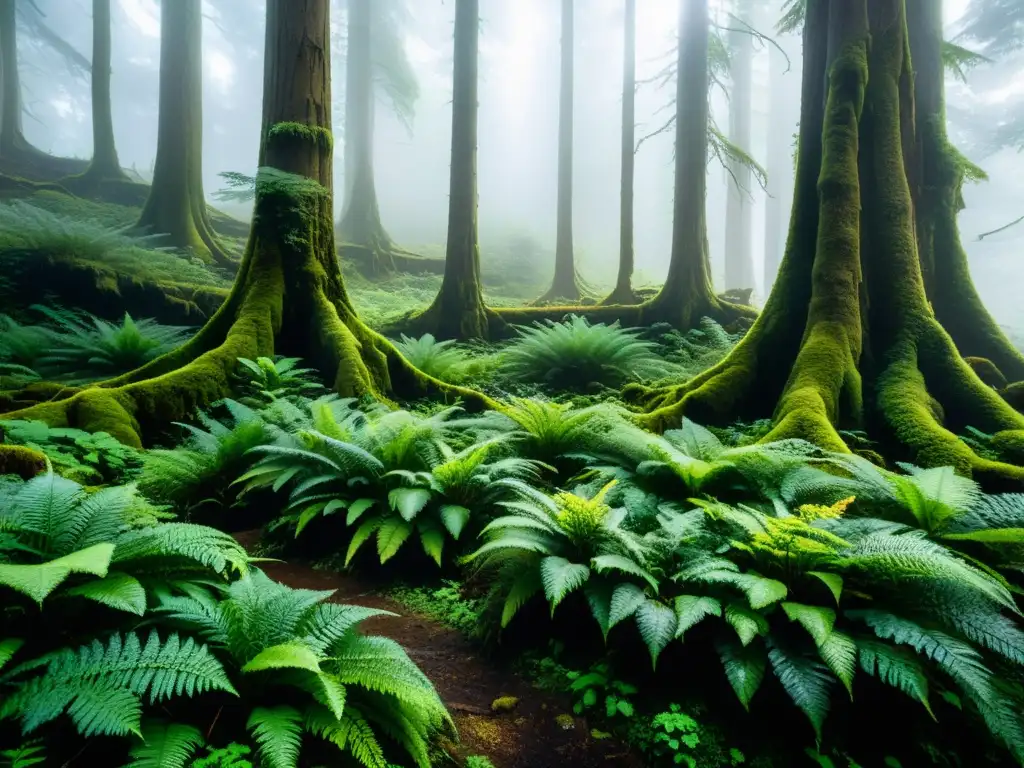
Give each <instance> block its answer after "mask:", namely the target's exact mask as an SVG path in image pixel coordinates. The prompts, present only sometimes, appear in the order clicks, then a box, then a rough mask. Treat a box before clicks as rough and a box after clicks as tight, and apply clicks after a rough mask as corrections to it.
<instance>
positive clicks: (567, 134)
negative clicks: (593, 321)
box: [538, 0, 581, 302]
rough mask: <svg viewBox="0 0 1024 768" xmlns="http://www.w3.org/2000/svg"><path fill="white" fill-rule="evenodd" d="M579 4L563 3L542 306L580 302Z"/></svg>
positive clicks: (566, 1) (569, 1) (572, 1)
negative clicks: (548, 274) (554, 186)
mask: <svg viewBox="0 0 1024 768" xmlns="http://www.w3.org/2000/svg"><path fill="white" fill-rule="evenodd" d="M574 3H575V0H562V50H561V67H560V71H561V74H560V77H559V82H560V90H559V96H558V221H557V232H556V235H555V277H554V280H552V282H551V287H550V288H549V289H548V292H547V293H546V294H544V295H543V296H542V297H541V298H540V299H538V302H545V301H552V300H554V299H570V300H573V301H575V300H577V299H579V298H580V295H581V294H580V287H579V282H578V281H577V279H576V261H575V257H574V254H573V238H572V159H573V158H572V153H573V148H572V145H573V96H574V88H575V85H574V80H575V66H574V57H573V54H574V52H575V43H574V30H573V26H574V20H573V14H574V7H573V4H574Z"/></svg>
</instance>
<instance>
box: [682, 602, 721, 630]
mask: <svg viewBox="0 0 1024 768" xmlns="http://www.w3.org/2000/svg"><path fill="white" fill-rule="evenodd" d="M675 605H676V622H677V623H676V637H678V638H680V639H682V637H683V635H684V634H686V631H687V630H689V629H691V628H692V627H694V626H696V625H697V624H699V623H700V622H701V621H703V620H704V619H706V618H708V617H709V616H721V615H722V604H721V603H720V602H718V601H717V600H715V599H714V598H713V597H698V596H696V595H680V596H679V597H677V598H676V603H675Z"/></svg>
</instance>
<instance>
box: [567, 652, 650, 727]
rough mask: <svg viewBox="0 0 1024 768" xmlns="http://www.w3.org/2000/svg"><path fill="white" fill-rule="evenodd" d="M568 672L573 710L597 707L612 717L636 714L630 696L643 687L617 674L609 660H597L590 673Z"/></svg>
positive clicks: (607, 716) (606, 715)
mask: <svg viewBox="0 0 1024 768" xmlns="http://www.w3.org/2000/svg"><path fill="white" fill-rule="evenodd" d="M567 676H568V678H569V680H570V681H571V684H570V685H569V690H570V691H571V692H572V694H573V699H574V701H573V707H572V710H573V712H575V713H576V714H577V715H582V714H583V713H585V712H587V711H588V710H591V709H594V708H597V711H598V712H602V713H603V714H604V716H605V717H606V718H608V719H610V720H611V719H614V718H617V717H618V718H623V717H624V718H630V717H633V715H634V714H635V711H634V708H633V702H632V700H631V698H630V697H632V696H635V695H636V694H637V693H639V689H638V688H637V687H636V686H635V685H630V684H629V683H626V682H623V681H622V680H617V679H616V678H615V677H613V676H612V671H611V666H610V665H609V664H607V663H599V664H595V665H593V666H592V667H591V668H590V669H589V670H588V671H587V672H586V673H580V672H576V671H570V672H568V673H567Z"/></svg>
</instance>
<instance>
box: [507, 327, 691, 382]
mask: <svg viewBox="0 0 1024 768" xmlns="http://www.w3.org/2000/svg"><path fill="white" fill-rule="evenodd" d="M516 332H517V333H518V334H519V338H518V339H516V340H515V341H514V342H512V343H511V344H510V345H509V346H508V347H507V348H505V350H504V351H503V352H502V355H501V364H502V370H503V372H505V373H506V374H507V375H508V376H510V377H511V378H513V379H516V380H519V381H530V382H542V383H546V384H549V385H556V384H557V386H558V388H559V389H568V390H576V391H582V390H584V389H586V388H587V387H589V386H591V385H592V384H598V385H601V386H605V387H619V386H621V385H622V384H624V383H625V382H627V381H630V380H635V379H653V378H658V377H661V376H665V375H667V373H668V372H669V371H670V369H671V365H669V364H667V363H666V362H665V361H664V360H662V359H661V358H660V357H658V355H657V354H656V353H655V349H656V347H655V344H654V343H653V342H649V341H643V340H642V339H640V338H638V336H639V330H638V329H626V328H620V327H619V325H618V323H614V324H612V325H605V324H604V323H598V324H596V325H591V324H590V322H588V321H587V319H586V318H584V317H579V316H576V315H571V316H570V317H569V318H568V319H566V320H565V321H563V322H560V323H556V322H554V321H550V320H549V321H547V322H545V323H535V324H534V326H533V327H519V328H517V329H516Z"/></svg>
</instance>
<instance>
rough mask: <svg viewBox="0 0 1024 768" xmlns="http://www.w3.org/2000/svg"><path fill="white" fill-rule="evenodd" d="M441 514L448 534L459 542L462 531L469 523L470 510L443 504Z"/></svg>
mask: <svg viewBox="0 0 1024 768" xmlns="http://www.w3.org/2000/svg"><path fill="white" fill-rule="evenodd" d="M440 513H441V523H442V524H443V525H444V527H445V528H447V529H448V533H450V534H451V535H452V538H453V539H455V540H458V538H459V536H461V535H462V529H463V528H465V527H466V523H468V522H469V515H470V512H469V510H468V509H466V508H465V507H460V506H459V505H458V504H442V505H441V509H440Z"/></svg>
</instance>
